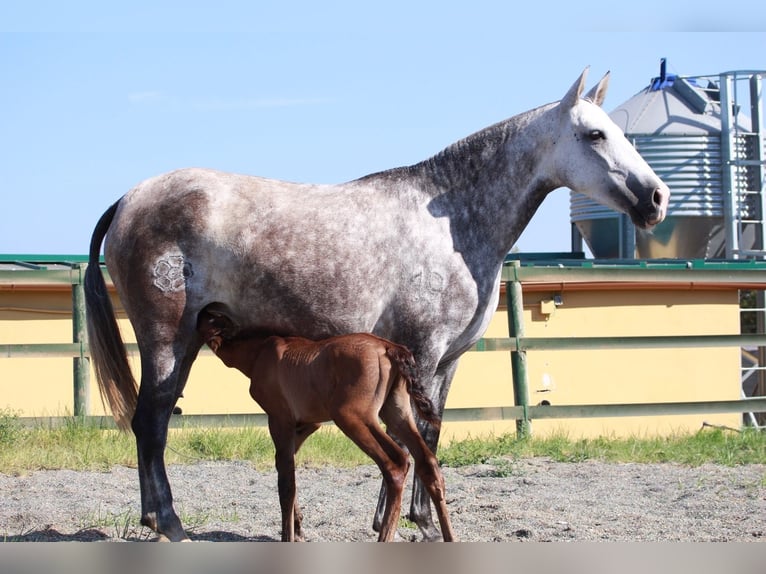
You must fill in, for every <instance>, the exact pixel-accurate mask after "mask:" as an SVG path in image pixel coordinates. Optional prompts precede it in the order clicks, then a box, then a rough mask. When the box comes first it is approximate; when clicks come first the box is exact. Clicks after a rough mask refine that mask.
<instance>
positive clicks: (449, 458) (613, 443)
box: [439, 429, 766, 466]
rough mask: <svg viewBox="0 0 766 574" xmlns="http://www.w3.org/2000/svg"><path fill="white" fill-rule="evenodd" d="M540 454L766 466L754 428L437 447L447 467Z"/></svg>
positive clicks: (765, 441) (765, 447)
mask: <svg viewBox="0 0 766 574" xmlns="http://www.w3.org/2000/svg"><path fill="white" fill-rule="evenodd" d="M536 456H542V457H548V458H551V459H552V460H555V461H557V462H579V461H584V460H600V461H607V462H638V463H659V462H674V463H678V464H685V465H690V466H699V465H701V464H705V463H712V464H722V465H727V466H734V465H739V464H766V433H763V432H761V431H757V430H753V429H745V430H744V431H742V432H732V431H729V430H725V429H703V430H700V431H698V432H696V433H693V434H678V435H671V436H667V437H626V438H622V437H619V438H618V437H598V438H590V439H571V438H569V437H568V436H567V435H565V434H556V435H552V436H550V437H546V438H528V439H517V438H516V437H515V435H502V436H499V437H492V436H490V437H483V438H475V439H474V438H469V439H466V440H461V441H455V442H452V443H450V444H449V445H448V446H446V447H444V448H442V449H440V450H439V459H440V460H441V462H442V464H444V465H446V466H464V465H467V464H481V463H485V464H486V463H491V462H492V460H493V459H497V458H498V457H505V458H511V459H513V458H525V457H536Z"/></svg>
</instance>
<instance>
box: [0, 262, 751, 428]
mask: <svg viewBox="0 0 766 574" xmlns="http://www.w3.org/2000/svg"><path fill="white" fill-rule="evenodd" d="M68 265H69V267H70V268H69V269H66V270H55V271H51V270H42V271H34V270H23V271H13V272H10V273H8V272H6V273H2V274H0V287H5V288H14V286H15V285H16V284H20V283H24V284H25V285H26V284H33V285H39V284H42V283H46V284H51V283H53V284H57V285H71V289H72V317H73V342H72V343H41V344H13V345H7V344H5V345H0V358H1V357H72V358H73V361H74V376H73V379H74V381H73V391H74V416H75V417H79V418H81V419H83V420H87V421H90V422H91V423H93V424H97V425H100V426H103V427H105V428H111V427H113V426H114V425H113V422H112V421H111V418H110V417H99V416H91V415H90V413H89V412H88V402H89V401H88V396H87V389H88V388H89V377H90V364H89V351H88V344H87V336H86V333H85V305H84V292H83V284H82V276H83V271H84V269H85V266H86V264H85V263H82V262H73V263H69V264H68ZM751 268H754V267H753V266H752V265H748V264H746V265H742V266H738V267H737V268H736V269H734V270H733V271H732V270H729V271H727V272H726V280H727V281H728V283H729V285H731V284H732V282H741V284H742V285H748V286H751V285H753V284H758V282H761V285H763V284H766V281H764V278H765V277H766V273H765V272H764V271H763V269H764V268H762V267H757V268H754V269H756V270H758V273H757V274H756V276H754V275H753V273H752V272H751ZM642 269H643V271H642ZM685 269H688V265H687V266H682V265H678V266H672V267H671V268H670V269H664V268H658V269H654V268H652V269H650V270H649V272H651V273H652V274H654V275H657V276H658V277H659V278H660V279H661V280H672V281H688V277H687V273H688V271H685ZM559 271H560V270H559ZM721 272H722V271H721V268H719V267H716V266H715V265H713V266H712V267H711V268H709V269H704V270H703V279H704V280H710V278H711V277H712V276H713V275H715V274H716V273H718V274H720V273H721ZM641 273H643V275H641ZM646 273H647V269H646V267H641V266H636V267H634V268H631V269H629V270H628V276H629V279H630V281H636V280H637V278H638V277H645V274H646ZM711 274H712V275H711ZM569 276H570V278H574V279H576V280H577V281H586V280H593V279H594V275H593V274H592V273H588V272H586V270H584V269H581V268H576V269H572V270H571V272H570V273H569ZM699 276H700V275H699V273H697V275H696V277H698V280H699ZM620 277H623V278H624V277H625V270H624V269H622V270H616V269H611V268H608V269H603V270H601V269H600V270H598V272H597V273H596V275H595V278H596V279H597V280H598V281H610V282H611V281H617V280H618V279H619V278H620ZM502 278H503V280H504V282H505V285H506V296H507V305H508V329H509V335H510V336H509V337H500V338H483V339H480V340H479V341H478V342H477V343H476V344H475V345H474V346H473V348H472V350H473V351H476V352H484V351H507V352H510V355H511V367H512V371H513V387H514V405H513V406H504V407H486V408H453V409H448V410H447V411H446V412H445V414H444V420H445V421H447V422H451V421H479V420H483V421H486V420H515V421H516V427H517V432H518V433H519V434H520V435H524V434H527V433H529V432H530V421H531V420H533V419H552V418H556V419H564V418H592V417H625V416H649V415H652V416H656V415H674V414H700V413H711V414H712V413H747V412H766V397H757V398H748V399H741V400H735V401H700V402H675V403H630V404H607V405H604V404H590V405H555V406H554V405H530V404H529V399H528V381H527V373H526V354H527V352H528V351H541V350H572V349H626V348H637V349H638V348H665V347H667V348H680V347H699V348H704V347H726V346H737V347H742V346H747V345H754V346H766V334H757V335H693V336H646V337H578V338H553V337H526V336H525V335H524V324H523V301H522V299H523V293H522V279H523V278H524V279H529V278H532V279H534V280H536V281H551V280H553V279H552V278H554V274H553V272H551V271H550V270H541V269H535V268H528V269H527V270H526V271H522V270H521V268H520V265H519V264H518V262H512V263H511V264H510V265H508V266H506V268H504V270H503V277H502ZM19 279H22V280H23V281H19ZM560 280H561V279H560V277H559V278H558V279H556V281H560ZM9 286H10V287H9ZM127 347H128V350H129V351H131V352H134V351H136V350H137V346H136V345H135V344H128V345H127ZM22 420H23V421H24V423H25V424H28V425H35V424H47V425H58V424H62V423H63V422H64V421H67V420H71V417H43V418H37V417H22ZM265 420H266V419H265V416H264V415H259V414H242V415H183V416H182V417H177V416H174V417H173V419H172V422H171V425H173V426H183V425H186V424H191V425H195V424H196V425H206V424H207V425H211V424H215V425H228V426H239V425H243V424H255V425H264V424H265Z"/></svg>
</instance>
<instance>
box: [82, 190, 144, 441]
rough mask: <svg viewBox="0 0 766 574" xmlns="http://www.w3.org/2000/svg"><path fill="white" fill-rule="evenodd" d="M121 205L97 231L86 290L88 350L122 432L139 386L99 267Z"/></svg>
mask: <svg viewBox="0 0 766 574" xmlns="http://www.w3.org/2000/svg"><path fill="white" fill-rule="evenodd" d="M119 203H120V202H119V201H117V202H116V203H115V204H114V205H112V206H111V207H110V208H109V209H107V210H106V212H104V214H103V215H102V216H101V219H99V220H98V223H97V224H96V228H95V229H94V230H93V236H92V237H91V240H90V252H89V256H88V267H87V268H86V269H85V279H84V287H85V308H86V311H87V318H88V346H89V348H90V356H91V359H92V361H93V368H94V370H95V372H96V379H97V380H98V388H99V391H100V392H101V400H102V402H104V403H105V404H106V403H108V404H109V407H110V408H111V410H112V415H113V416H114V420H115V422H116V423H117V426H118V427H119V428H120V429H121V430H128V429H130V422H131V420H132V419H133V414H134V413H135V411H136V403H137V401H138V392H137V390H136V388H137V385H136V380H135V379H134V378H133V373H132V372H131V370H130V364H129V363H128V355H127V352H126V351H125V344H124V343H123V341H122V336H121V335H120V328H119V325H118V324H117V320H116V318H115V315H114V307H113V306H112V301H111V299H110V298H109V293H108V292H107V290H106V283H105V281H104V275H103V273H102V272H101V266H100V264H99V253H100V251H101V243H102V241H103V240H104V236H105V235H106V232H107V230H108V229H109V226H110V225H111V223H112V219H113V218H114V214H115V212H116V211H117V206H118V205H119Z"/></svg>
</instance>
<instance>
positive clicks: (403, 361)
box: [386, 344, 441, 429]
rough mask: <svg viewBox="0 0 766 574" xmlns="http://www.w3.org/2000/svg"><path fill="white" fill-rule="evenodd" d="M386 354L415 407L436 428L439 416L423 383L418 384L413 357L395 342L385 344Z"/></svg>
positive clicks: (407, 350)
mask: <svg viewBox="0 0 766 574" xmlns="http://www.w3.org/2000/svg"><path fill="white" fill-rule="evenodd" d="M386 356H387V357H388V358H389V359H391V360H392V361H393V363H394V365H396V368H397V369H398V371H399V374H400V375H401V376H402V377H404V380H405V382H406V383H407V392H408V393H409V394H410V398H411V399H412V404H413V405H415V409H416V410H417V411H418V413H419V414H420V416H422V417H423V419H425V420H426V422H428V423H430V424H431V425H433V426H434V427H435V428H437V429H438V428H439V427H440V426H441V417H440V416H439V415H438V413H437V412H436V409H435V408H434V405H433V403H432V402H431V399H429V398H428V396H427V395H426V392H425V390H424V389H423V385H421V384H420V379H419V377H418V367H417V364H416V363H415V357H413V356H412V353H410V351H409V349H407V348H406V347H402V346H401V345H395V344H391V345H389V346H387V348H386Z"/></svg>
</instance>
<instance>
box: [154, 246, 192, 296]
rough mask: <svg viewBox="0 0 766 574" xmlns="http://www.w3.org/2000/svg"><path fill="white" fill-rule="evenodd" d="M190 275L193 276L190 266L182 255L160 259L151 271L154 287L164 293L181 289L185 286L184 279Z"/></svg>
mask: <svg viewBox="0 0 766 574" xmlns="http://www.w3.org/2000/svg"><path fill="white" fill-rule="evenodd" d="M192 275H194V271H193V270H192V265H191V263H189V262H188V261H184V256H183V255H165V256H163V257H160V258H159V259H157V262H156V263H155V264H154V270H153V271H152V276H153V277H154V286H155V287H157V289H159V290H160V291H163V292H166V293H167V292H172V291H180V290H181V289H183V288H184V287H185V286H186V279H188V278H189V277H191V276H192Z"/></svg>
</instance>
